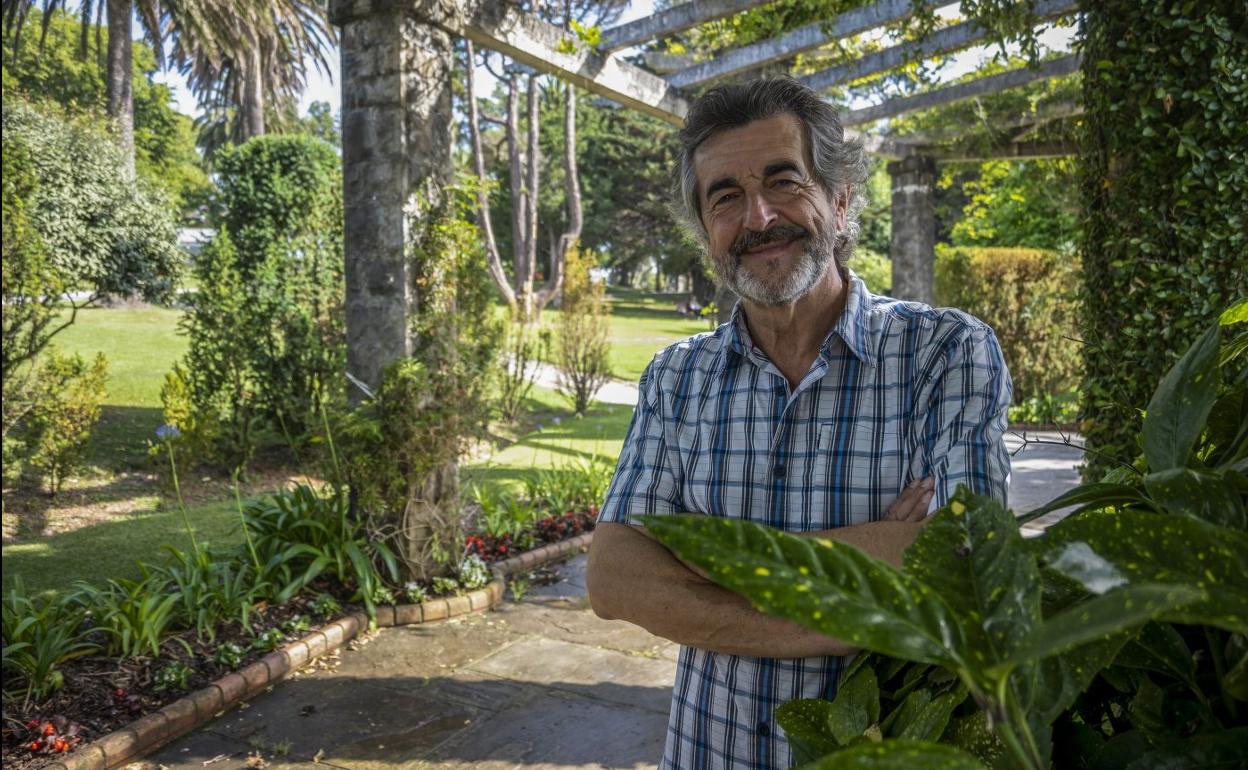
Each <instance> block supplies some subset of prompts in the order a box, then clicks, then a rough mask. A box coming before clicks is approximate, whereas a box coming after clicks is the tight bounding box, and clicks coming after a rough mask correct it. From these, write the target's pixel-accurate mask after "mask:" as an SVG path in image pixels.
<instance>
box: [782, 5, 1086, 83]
mask: <svg viewBox="0 0 1248 770" xmlns="http://www.w3.org/2000/svg"><path fill="white" fill-rule="evenodd" d="M1077 8H1078V3H1076V2H1075V1H1074V0H1038V2H1036V3H1035V5H1034V6H1033V8H1032V13H1033V14H1035V16H1036V17H1037V19H1038V20H1041V21H1048V20H1051V19H1056V18H1058V17H1059V16H1064V15H1066V14H1068V13H1073V12H1074V11H1075V10H1077ZM987 34H988V33H987V31H985V30H984V28H983V27H981V26H979V24H978V23H977V22H975V21H965V22H962V23H961V24H955V25H953V26H951V27H945V28H943V29H938V30H936V31H935V32H933V33H932V34H930V35H928V36H927V37H925V38H923V39H922V40H915V41H913V42H910V43H903V44H901V45H895V46H893V47H891V48H886V49H884V50H883V51H877V52H875V53H873V54H868V55H867V56H864V57H862V58H861V59H857V60H855V61H852V62H846V63H845V64H840V65H837V66H835V67H829V68H828V69H825V70H820V71H819V72H816V73H814V74H811V75H806V76H805V77H801V78H798V82H799V83H801V84H802V85H804V86H806V87H808V88H812V89H814V90H816V91H821V90H823V89H825V88H832V87H834V86H839V85H844V84H846V83H851V82H853V81H855V80H859V79H861V78H865V77H867V76H868V75H875V74H877V73H880V72H887V71H888V70H891V69H896V68H897V67H900V66H901V65H903V64H905V63H906V62H911V61H917V60H920V59H927V58H930V57H933V56H939V55H941V54H945V53H949V52H951V51H959V50H962V49H963V48H969V47H970V46H971V45H973V44H975V43H977V42H978V41H980V40H983V39H984V37H985V36H986V35H987Z"/></svg>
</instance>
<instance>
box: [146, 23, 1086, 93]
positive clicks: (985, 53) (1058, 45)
mask: <svg viewBox="0 0 1248 770" xmlns="http://www.w3.org/2000/svg"><path fill="white" fill-rule="evenodd" d="M653 11H654V1H653V0H638V2H635V3H632V4H630V5H629V7H628V10H626V11H625V12H624V13H623V14H622V15H621V16H620V20H619V21H618V22H616V23H617V24H623V23H625V22H629V21H632V20H634V19H639V18H642V17H644V16H649V15H650V14H651V13H652V12H653ZM939 13H940V14H941V15H942V16H952V15H956V13H957V4H956V3H954V4H951V5H947V6H944V7H943V8H942V9H941V10H940V11H939ZM136 34H137V30H136ZM1073 36H1074V30H1073V29H1072V28H1070V27H1065V28H1053V27H1050V28H1048V29H1047V30H1046V31H1045V32H1044V33H1043V34H1042V35H1041V36H1040V42H1041V43H1042V44H1043V45H1045V46H1048V47H1049V48H1050V49H1052V50H1054V51H1069V50H1070V44H1071V39H1072V38H1073ZM634 50H635V49H625V50H624V51H623V53H624V54H625V55H628V54H630V53H632V52H633V51H634ZM994 53H995V47H992V46H977V47H975V48H968V49H967V50H965V51H961V52H959V53H956V54H953V56H952V61H951V62H950V63H949V65H948V66H946V67H945V68H944V69H943V70H942V71H941V78H942V79H943V80H952V79H953V78H956V77H959V76H961V75H964V74H966V73H967V72H970V71H971V70H973V69H975V68H976V67H978V66H979V65H980V64H981V63H983V62H984V61H986V60H988V59H990V58H992V55H993V54H994ZM328 58H329V71H328V72H318V71H316V70H315V69H313V70H312V72H311V73H310V75H309V78H308V85H307V88H306V89H304V92H303V95H302V97H301V98H300V100H299V114H301V115H303V114H306V113H307V111H308V106H309V105H310V104H312V102H318V101H319V102H328V103H329V105H330V108H331V110H332V113H333V114H337V113H338V108H339V107H340V106H341V104H342V93H341V91H340V89H341V78H340V77H339V67H338V56H337V54H336V53H335V54H332V55H330V56H329V57H328ZM156 80H157V81H158V82H161V83H165V84H167V85H168V86H169V87H170V90H172V92H173V97H174V100H175V101H176V103H177V108H178V111H179V112H183V113H186V114H187V115H192V116H198V115H199V114H200V112H201V110H200V109H199V106H198V105H197V104H196V103H195V98H194V97H193V96H192V95H191V93H190V90H189V89H188V88H187V87H186V79H185V78H183V77H182V76H181V75H180V74H179V73H177V72H167V73H162V74H160V75H157V77H156ZM476 81H477V82H476V91H477V96H479V97H488V96H490V95H491V94H492V93H493V91H494V86H495V81H494V77H493V76H492V75H491V74H490V73H489V72H488V71H486V70H485V69H484V68H483V67H478V68H477V71H476ZM869 105H870V103H869V102H866V101H859V102H854V103H851V104H850V105H849V107H850V109H858V108H860V107H867V106H869Z"/></svg>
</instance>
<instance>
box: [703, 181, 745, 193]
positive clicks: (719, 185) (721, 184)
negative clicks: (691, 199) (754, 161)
mask: <svg viewBox="0 0 1248 770" xmlns="http://www.w3.org/2000/svg"><path fill="white" fill-rule="evenodd" d="M740 186H741V185H740V183H739V182H737V178H736V177H735V176H721V177H720V178H719V179H716V180H715V181H714V182H711V184H710V185H709V186H708V187H707V188H706V192H704V193H702V197H703V198H709V197H711V196H712V195H713V194H715V193H717V192H719V191H720V190H723V189H725V188H728V187H740Z"/></svg>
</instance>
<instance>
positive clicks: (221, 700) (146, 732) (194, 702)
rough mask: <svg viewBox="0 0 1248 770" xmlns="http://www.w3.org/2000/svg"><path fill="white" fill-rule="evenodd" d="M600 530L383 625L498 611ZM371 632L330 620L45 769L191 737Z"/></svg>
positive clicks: (131, 755)
mask: <svg viewBox="0 0 1248 770" xmlns="http://www.w3.org/2000/svg"><path fill="white" fill-rule="evenodd" d="M593 537H594V533H593V532H586V533H584V534H581V535H577V536H576V537H574V538H570V539H568V540H563V541H561V542H558V543H550V544H548V545H544V546H542V547H541V548H535V549H534V550H532V551H526V552H525V553H522V554H520V555H519V556H513V557H511V558H510V559H504V560H502V561H498V562H495V563H494V564H492V565H491V566H490V571H491V572H492V573H493V575H494V579H493V580H492V581H490V583H489V584H488V585H486V586H485V587H483V588H478V589H477V590H475V591H469V592H468V593H466V594H461V595H459V596H449V597H445V598H441V599H430V600H429V601H426V602H421V603H420V604H396V605H387V606H383V607H378V608H377V627H378V628H388V627H392V626H406V625H416V624H418V623H429V622H432V621H435V620H446V619H448V618H454V617H459V616H461V615H468V614H471V613H474V612H481V611H483V610H489V609H493V608H494V607H497V606H498V605H499V604H501V603H502V601H503V594H504V593H505V592H506V579H507V576H508V575H511V574H514V573H516V572H523V571H525V570H529V569H533V568H534V567H537V566H539V565H541V564H545V563H547V562H550V561H554V560H556V559H560V558H562V557H564V556H567V555H569V554H572V553H576V552H577V551H581V550H583V549H585V548H588V547H589V544H590V542H591V541H592V540H593ZM367 628H368V618H367V616H365V614H364V613H362V612H357V613H355V614H353V615H348V616H347V617H345V618H341V619H339V620H335V621H333V622H332V623H327V624H325V625H323V626H321V627H320V628H318V629H316V630H315V631H313V632H312V633H310V634H308V635H307V636H305V637H303V638H302V639H299V640H298V641H295V642H290V643H289V644H286V645H283V646H282V647H280V648H279V649H277V650H274V651H273V652H270V653H269V654H268V655H265V656H264V657H263V658H261V659H260V660H257V661H255V662H254V663H251V664H249V665H247V666H245V667H243V668H241V669H239V670H238V671H235V672H234V673H232V674H226V675H225V676H223V677H221V678H220V679H218V680H217V681H215V682H213V683H212V684H210V685H208V686H207V687H204V688H203V689H200V690H196V691H195V692H193V693H191V694H189V695H187V696H186V697H184V698H179V699H178V700H176V701H173V702H172V703H169V704H166V705H165V706H162V707H161V708H159V709H157V710H156V711H153V712H152V713H150V714H147V715H145V716H142V717H140V718H139V719H137V720H135V721H133V722H131V723H130V724H128V725H126V726H125V727H123V728H121V729H120V730H115V731H114V732H111V733H109V734H108V735H105V736H103V737H101V738H98V739H96V740H94V741H92V742H91V743H88V744H86V745H85V746H80V747H78V748H77V749H75V750H74V752H73V753H72V754H70V755H69V756H67V757H65V758H64V759H62V760H60V761H58V762H53V763H51V764H49V765H45V767H46V768H47V770H111V768H114V767H118V766H120V765H122V764H124V763H126V762H131V761H133V760H135V759H138V758H139V757H142V756H143V755H145V754H148V753H150V752H152V751H155V750H156V749H158V748H160V747H161V746H164V745H165V744H166V743H169V742H171V741H173V740H175V739H177V738H180V737H182V736H183V735H186V734H187V733H189V732H191V731H192V730H194V729H195V728H197V727H199V726H201V725H204V724H206V723H208V722H210V721H212V720H213V719H214V718H216V716H217V715H218V714H220V713H221V712H222V711H225V710H226V709H228V708H230V707H231V706H233V705H235V704H237V703H238V702H240V701H244V700H247V699H249V698H254V697H255V696H257V695H259V694H260V693H262V692H264V690H265V689H266V688H267V687H269V686H270V685H273V684H276V683H277V682H279V681H281V680H282V679H285V678H286V675H287V674H289V673H291V672H293V671H296V670H298V669H300V668H302V667H303V666H305V665H307V664H308V663H309V662H311V661H313V660H316V659H317V658H319V657H321V656H322V655H325V654H326V653H328V652H332V651H333V650H336V649H338V648H339V647H341V646H342V645H344V644H346V643H347V642H349V641H350V640H352V639H354V638H355V636H356V635H357V634H359V633H360V631H361V630H363V629H367Z"/></svg>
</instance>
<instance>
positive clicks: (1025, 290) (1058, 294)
mask: <svg viewBox="0 0 1248 770" xmlns="http://www.w3.org/2000/svg"><path fill="white" fill-rule="evenodd" d="M1078 275H1079V266H1078V258H1077V257H1073V256H1067V255H1064V254H1059V253H1058V252H1055V251H1046V250H1044V249H1022V248H966V247H963V248H958V247H954V246H946V245H944V244H940V245H938V246H937V247H936V300H937V303H938V304H940V305H949V306H952V307H956V308H959V309H962V310H965V311H966V312H968V313H970V314H972V315H974V316H976V317H977V318H979V319H981V320H983V321H984V322H985V323H987V324H988V325H989V326H991V327H992V328H993V330H994V331H996V333H997V339H998V340H1000V342H1001V349H1002V352H1004V353H1005V361H1006V364H1007V365H1008V366H1009V369H1010V376H1011V377H1012V378H1013V380H1014V402H1015V403H1022V402H1023V401H1025V400H1026V399H1031V398H1040V399H1043V398H1044V397H1045V396H1057V395H1059V394H1060V393H1062V392H1064V391H1066V390H1069V389H1070V388H1072V387H1074V385H1075V384H1076V382H1077V378H1078V374H1079V351H1078V349H1077V348H1078V343H1077V342H1076V341H1075V339H1074V337H1075V336H1076V321H1075V314H1076V310H1077V305H1076V301H1075V290H1076V288H1075V285H1076V283H1077V279H1078Z"/></svg>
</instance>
